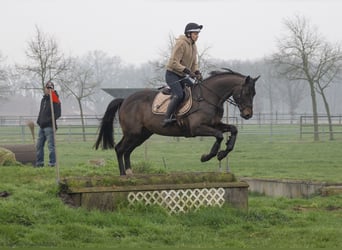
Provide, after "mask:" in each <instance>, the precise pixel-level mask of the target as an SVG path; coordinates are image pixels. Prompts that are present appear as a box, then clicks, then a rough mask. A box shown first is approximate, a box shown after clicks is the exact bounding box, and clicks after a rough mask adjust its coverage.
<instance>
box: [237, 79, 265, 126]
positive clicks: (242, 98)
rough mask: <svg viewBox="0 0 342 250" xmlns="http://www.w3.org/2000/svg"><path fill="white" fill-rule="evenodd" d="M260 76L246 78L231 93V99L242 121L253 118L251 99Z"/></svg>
mask: <svg viewBox="0 0 342 250" xmlns="http://www.w3.org/2000/svg"><path fill="white" fill-rule="evenodd" d="M259 77H260V76H258V77H256V78H252V77H250V76H247V77H246V78H245V81H244V83H243V84H242V85H240V87H239V88H236V89H235V90H234V92H233V99H234V101H235V103H236V106H238V108H239V110H240V116H241V117H242V118H244V119H246V120H247V119H250V118H252V116H253V98H254V96H255V82H256V81H257V80H258V79H259Z"/></svg>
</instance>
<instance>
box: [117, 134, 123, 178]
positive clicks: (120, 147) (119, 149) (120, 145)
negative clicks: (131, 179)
mask: <svg viewBox="0 0 342 250" xmlns="http://www.w3.org/2000/svg"><path fill="white" fill-rule="evenodd" d="M124 141H125V136H124V137H122V139H121V140H120V142H119V143H118V144H117V145H116V146H115V152H116V158H117V160H118V164H119V171H120V175H125V174H126V172H125V165H124V162H123V153H124V144H125V143H124Z"/></svg>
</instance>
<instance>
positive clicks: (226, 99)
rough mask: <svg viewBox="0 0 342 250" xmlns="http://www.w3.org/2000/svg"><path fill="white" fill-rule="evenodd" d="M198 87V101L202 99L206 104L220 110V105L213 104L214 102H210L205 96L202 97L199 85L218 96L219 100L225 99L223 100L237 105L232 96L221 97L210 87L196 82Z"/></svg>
mask: <svg viewBox="0 0 342 250" xmlns="http://www.w3.org/2000/svg"><path fill="white" fill-rule="evenodd" d="M197 85H198V87H199V92H200V95H199V97H198V101H201V100H204V101H206V102H207V103H208V104H210V105H213V106H214V107H216V108H218V109H219V110H222V107H220V106H218V105H216V104H214V103H211V102H209V101H208V100H207V99H206V98H204V96H203V94H202V89H201V87H204V88H205V89H207V90H208V91H209V92H210V93H212V94H213V95H214V96H216V97H218V98H219V102H221V101H222V100H223V101H225V102H228V103H229V104H232V105H234V106H235V107H238V106H239V104H238V103H237V102H236V101H235V100H234V99H233V98H232V97H229V98H225V97H221V96H220V95H218V94H217V93H215V92H214V91H213V90H211V89H210V88H208V87H207V86H206V85H204V84H202V82H200V83H198V84H197Z"/></svg>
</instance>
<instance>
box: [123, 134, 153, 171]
mask: <svg viewBox="0 0 342 250" xmlns="http://www.w3.org/2000/svg"><path fill="white" fill-rule="evenodd" d="M151 135H152V133H151V132H150V131H148V130H146V129H143V131H142V132H141V134H139V135H133V136H131V137H130V140H129V147H128V148H127V149H126V151H125V153H124V160H125V170H126V171H127V170H130V171H131V153H132V152H133V150H134V149H135V148H136V147H138V146H140V145H141V144H142V143H144V141H146V140H147V139H148V138H150V137H151Z"/></svg>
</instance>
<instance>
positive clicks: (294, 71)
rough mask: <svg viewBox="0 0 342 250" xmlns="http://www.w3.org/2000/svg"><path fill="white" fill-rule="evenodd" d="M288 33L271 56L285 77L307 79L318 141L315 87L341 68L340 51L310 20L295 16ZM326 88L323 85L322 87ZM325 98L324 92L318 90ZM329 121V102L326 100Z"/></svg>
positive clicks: (322, 83)
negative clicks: (329, 42) (321, 34)
mask: <svg viewBox="0 0 342 250" xmlns="http://www.w3.org/2000/svg"><path fill="white" fill-rule="evenodd" d="M284 23H285V26H286V28H287V30H288V34H286V35H285V36H284V37H282V38H280V39H279V41H278V50H279V51H278V52H277V53H274V54H273V55H272V62H273V63H274V64H275V65H276V66H282V67H278V69H279V72H280V74H281V75H282V76H285V77H286V78H288V79H289V80H291V81H296V82H298V81H305V82H307V83H308V85H309V87H310V94H311V101H312V112H313V121H314V140H315V141H318V140H319V133H318V112H317V99H316V90H317V89H320V87H321V86H325V87H326V86H328V85H329V84H330V83H331V81H332V80H333V79H334V77H335V76H336V73H337V72H338V70H339V69H340V68H341V67H340V65H341V60H342V57H341V53H340V49H339V47H337V48H336V49H335V48H333V47H331V46H330V45H329V44H328V43H327V42H325V41H324V40H323V39H322V38H321V37H320V36H319V35H318V33H317V30H316V29H314V28H312V27H311V26H310V24H309V22H308V20H307V19H305V18H304V17H300V16H295V18H294V19H293V20H290V19H287V20H285V22H284ZM323 90H324V88H323ZM318 93H319V94H320V95H322V97H323V99H324V100H325V101H326V99H325V95H324V91H321V92H318ZM325 104H326V107H325V108H326V110H327V112H328V113H327V115H328V117H329V122H330V121H331V120H330V112H329V108H328V107H329V105H328V102H325Z"/></svg>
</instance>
